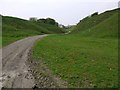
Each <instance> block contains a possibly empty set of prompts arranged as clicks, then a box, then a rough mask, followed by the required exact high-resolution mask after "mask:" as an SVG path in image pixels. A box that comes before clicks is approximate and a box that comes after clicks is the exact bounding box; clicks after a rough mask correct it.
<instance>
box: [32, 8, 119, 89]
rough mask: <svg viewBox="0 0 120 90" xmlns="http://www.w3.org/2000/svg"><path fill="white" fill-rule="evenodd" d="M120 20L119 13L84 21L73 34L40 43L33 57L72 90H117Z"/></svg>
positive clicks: (106, 14) (75, 28) (34, 49)
mask: <svg viewBox="0 0 120 90" xmlns="http://www.w3.org/2000/svg"><path fill="white" fill-rule="evenodd" d="M108 16H109V17H108ZM117 20H118V13H117V11H116V10H113V11H109V12H108V11H107V12H105V13H102V14H100V15H97V16H94V17H89V18H87V19H83V20H82V21H81V22H80V23H79V24H77V26H75V27H74V30H72V33H71V34H68V35H64V34H63V35H52V36H48V37H46V38H44V39H43V40H42V41H40V42H39V41H38V42H37V43H36V44H35V46H34V47H33V53H32V57H33V59H34V60H37V61H38V62H39V60H42V61H43V62H44V63H46V65H47V66H48V67H49V68H50V70H51V71H52V72H53V74H55V75H57V76H59V77H61V78H62V79H63V80H65V81H67V82H68V84H69V87H84V88H87V87H96V88H106V87H112V88H115V87H118V21H117ZM89 24H91V25H89Z"/></svg>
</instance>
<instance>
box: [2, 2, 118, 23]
mask: <svg viewBox="0 0 120 90" xmlns="http://www.w3.org/2000/svg"><path fill="white" fill-rule="evenodd" d="M118 1H119V0H100V1H98V0H0V14H2V15H5V16H14V17H19V18H23V19H29V18H30V17H37V18H47V17H50V18H54V19H55V20H56V21H57V22H59V23H60V24H64V25H68V24H69V25H71V24H76V23H78V22H79V20H81V19H82V18H84V17H86V16H88V15H91V14H92V13H94V12H100V13H101V12H104V11H106V10H111V9H114V8H117V7H118Z"/></svg>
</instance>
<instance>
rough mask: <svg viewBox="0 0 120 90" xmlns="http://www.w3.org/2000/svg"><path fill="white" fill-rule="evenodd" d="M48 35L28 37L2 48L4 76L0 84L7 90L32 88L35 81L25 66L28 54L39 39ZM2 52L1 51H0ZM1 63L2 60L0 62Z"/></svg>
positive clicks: (1, 76)
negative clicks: (11, 89)
mask: <svg viewBox="0 0 120 90" xmlns="http://www.w3.org/2000/svg"><path fill="white" fill-rule="evenodd" d="M45 36H46V35H40V36H33V37H28V38H25V39H22V40H19V41H16V42H15V43H12V44H10V45H8V46H6V47H4V48H2V55H1V56H2V75H0V82H1V83H0V84H2V86H3V87H6V88H31V87H33V85H34V84H35V83H34V82H35V79H34V77H33V76H32V74H31V73H30V72H28V70H29V67H28V66H27V65H26V64H25V62H26V60H27V59H28V52H29V51H30V49H31V47H32V46H33V44H34V43H35V41H36V40H37V39H41V38H43V37H45ZM0 51H1V50H0ZM0 61H1V60H0Z"/></svg>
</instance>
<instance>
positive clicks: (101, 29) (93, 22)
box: [72, 9, 119, 37]
mask: <svg viewBox="0 0 120 90" xmlns="http://www.w3.org/2000/svg"><path fill="white" fill-rule="evenodd" d="M118 11H119V9H114V10H110V11H106V12H104V13H101V14H99V15H95V16H89V17H86V18H84V19H83V20H81V21H80V22H79V23H78V24H77V25H76V27H75V28H74V30H72V31H73V32H72V34H79V35H82V36H97V37H107V36H109V37H111V36H112V37H113V36H114V37H115V36H117V33H118V21H117V20H118Z"/></svg>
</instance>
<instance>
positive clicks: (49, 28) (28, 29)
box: [2, 16, 62, 46]
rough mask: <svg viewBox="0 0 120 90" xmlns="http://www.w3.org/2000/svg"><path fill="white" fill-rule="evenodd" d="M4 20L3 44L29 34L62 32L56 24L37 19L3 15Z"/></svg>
mask: <svg viewBox="0 0 120 90" xmlns="http://www.w3.org/2000/svg"><path fill="white" fill-rule="evenodd" d="M2 21H3V25H2V37H3V39H2V40H3V46H4V45H8V44H9V43H11V42H13V41H15V40H18V39H21V38H24V37H27V36H33V35H40V34H51V33H62V30H61V29H60V28H59V27H58V26H56V25H51V24H46V23H39V22H37V21H36V22H33V21H28V20H23V19H19V18H15V17H8V16H2Z"/></svg>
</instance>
